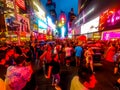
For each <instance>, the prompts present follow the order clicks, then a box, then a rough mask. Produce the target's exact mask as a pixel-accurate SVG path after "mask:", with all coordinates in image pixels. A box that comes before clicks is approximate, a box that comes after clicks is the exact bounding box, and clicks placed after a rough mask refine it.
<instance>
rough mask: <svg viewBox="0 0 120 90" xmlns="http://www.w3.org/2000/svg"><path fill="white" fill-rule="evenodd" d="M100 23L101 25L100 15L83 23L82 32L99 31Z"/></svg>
mask: <svg viewBox="0 0 120 90" xmlns="http://www.w3.org/2000/svg"><path fill="white" fill-rule="evenodd" d="M98 25H99V17H97V18H95V19H93V20H91V21H89V22H87V23H85V24H83V25H82V26H81V34H85V33H91V32H96V31H98Z"/></svg>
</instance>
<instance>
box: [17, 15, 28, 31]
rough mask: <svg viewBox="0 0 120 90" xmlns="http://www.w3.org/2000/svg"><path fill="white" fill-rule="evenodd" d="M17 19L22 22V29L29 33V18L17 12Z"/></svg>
mask: <svg viewBox="0 0 120 90" xmlns="http://www.w3.org/2000/svg"><path fill="white" fill-rule="evenodd" d="M17 19H18V21H19V22H20V31H21V32H26V33H29V32H30V23H29V19H28V18H26V17H24V16H22V15H20V14H17Z"/></svg>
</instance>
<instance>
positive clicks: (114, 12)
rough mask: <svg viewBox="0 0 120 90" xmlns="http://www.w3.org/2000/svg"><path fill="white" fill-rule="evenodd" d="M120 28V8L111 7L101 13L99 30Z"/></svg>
mask: <svg viewBox="0 0 120 90" xmlns="http://www.w3.org/2000/svg"><path fill="white" fill-rule="evenodd" d="M117 28H120V8H118V9H117V8H111V9H108V10H106V11H105V12H103V13H102V14H101V15H100V25H99V30H110V29H117Z"/></svg>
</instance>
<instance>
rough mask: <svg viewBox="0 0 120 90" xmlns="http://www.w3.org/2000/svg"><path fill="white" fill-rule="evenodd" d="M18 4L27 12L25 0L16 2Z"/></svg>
mask: <svg viewBox="0 0 120 90" xmlns="http://www.w3.org/2000/svg"><path fill="white" fill-rule="evenodd" d="M16 4H17V6H18V7H20V8H22V9H23V10H25V1H24V0H16Z"/></svg>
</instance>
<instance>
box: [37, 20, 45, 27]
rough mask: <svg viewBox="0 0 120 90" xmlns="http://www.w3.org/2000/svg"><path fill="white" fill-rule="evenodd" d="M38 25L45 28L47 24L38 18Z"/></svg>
mask: <svg viewBox="0 0 120 90" xmlns="http://www.w3.org/2000/svg"><path fill="white" fill-rule="evenodd" d="M38 26H39V28H44V29H45V28H47V25H46V24H45V23H44V22H42V21H41V20H38Z"/></svg>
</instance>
